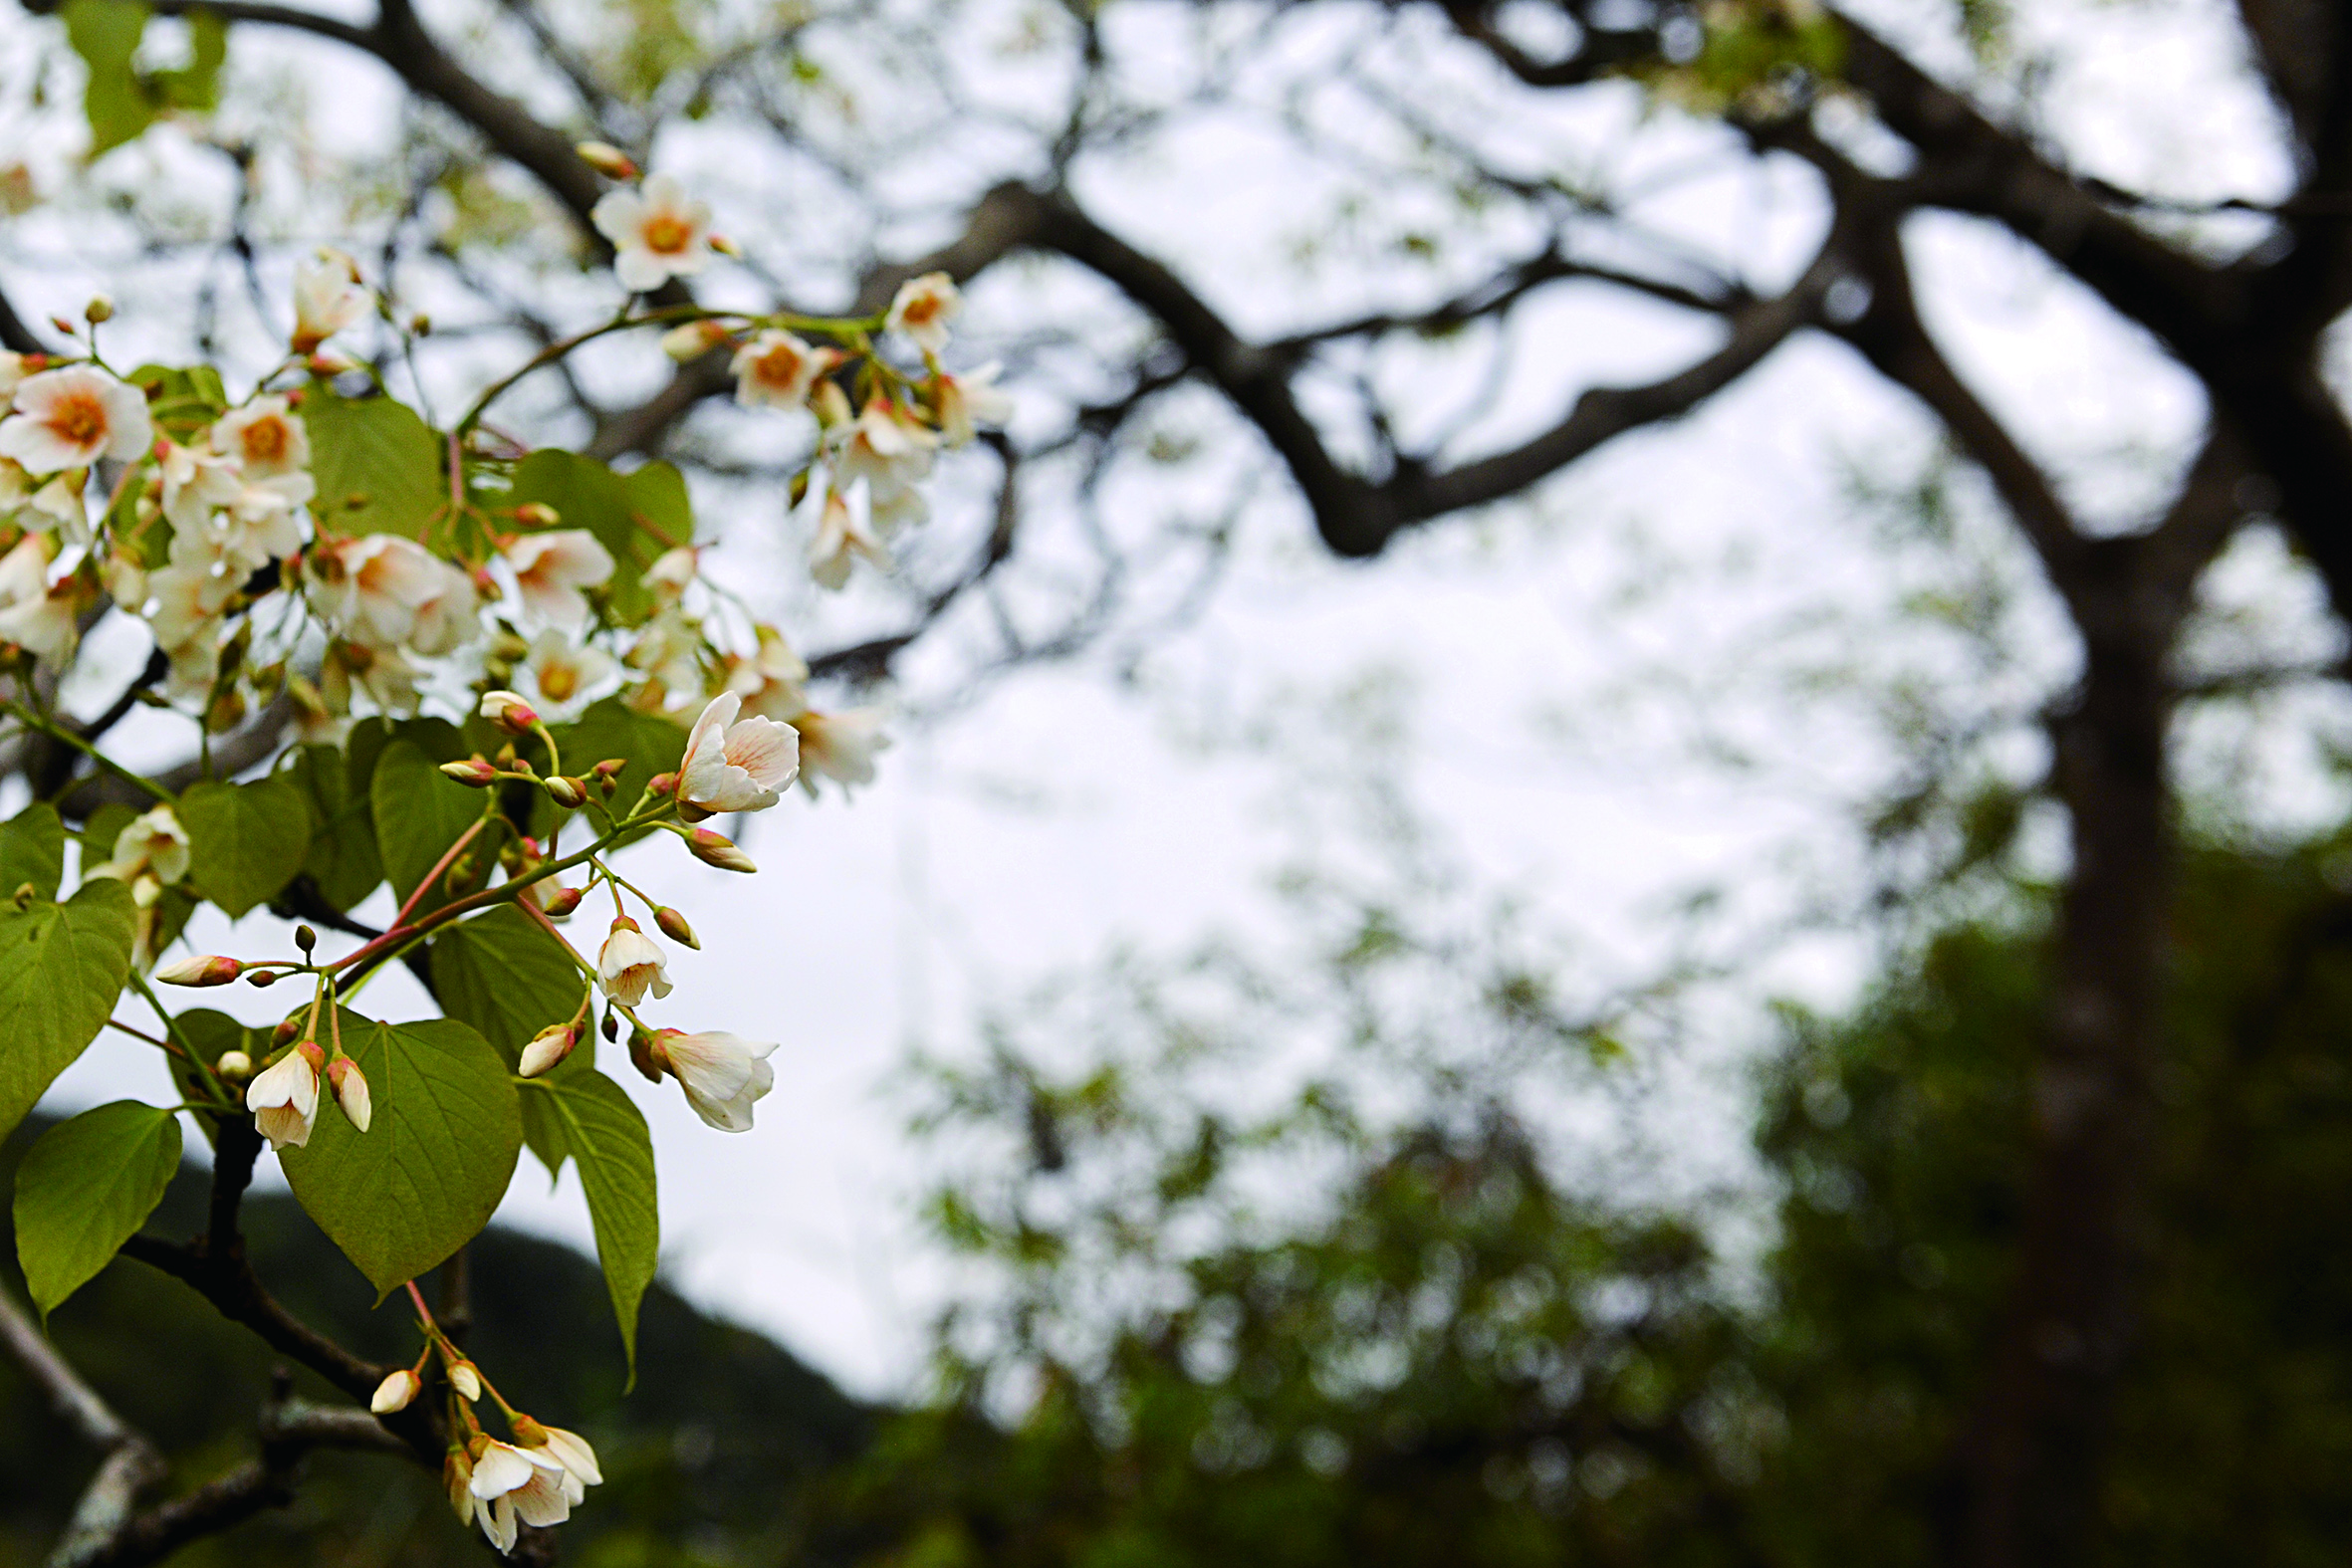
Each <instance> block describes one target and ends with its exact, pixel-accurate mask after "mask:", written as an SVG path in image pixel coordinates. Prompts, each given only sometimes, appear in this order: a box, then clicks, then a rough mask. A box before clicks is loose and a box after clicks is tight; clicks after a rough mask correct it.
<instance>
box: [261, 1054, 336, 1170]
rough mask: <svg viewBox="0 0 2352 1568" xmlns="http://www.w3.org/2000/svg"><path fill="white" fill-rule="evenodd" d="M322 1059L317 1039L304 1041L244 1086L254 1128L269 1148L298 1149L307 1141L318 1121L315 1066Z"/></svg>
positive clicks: (318, 1064)
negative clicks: (265, 1139)
mask: <svg viewBox="0 0 2352 1568" xmlns="http://www.w3.org/2000/svg"><path fill="white" fill-rule="evenodd" d="M326 1059H327V1057H326V1052H324V1051H322V1050H321V1049H320V1048H319V1042H318V1041H317V1040H304V1041H303V1042H302V1043H301V1044H299V1045H297V1046H295V1047H294V1049H292V1050H290V1051H288V1052H287V1053H286V1054H285V1055H283V1056H281V1057H279V1058H278V1060H277V1062H276V1064H275V1065H272V1066H269V1067H265V1068H263V1069H262V1071H261V1074H260V1075H259V1076H258V1077H256V1078H255V1079H254V1080H253V1082H252V1083H251V1084H249V1085H248V1086H247V1087H246V1090H245V1108H246V1109H247V1110H249V1111H251V1112H253V1127H254V1130H255V1131H256V1132H258V1133H260V1134H261V1135H262V1136H263V1137H264V1138H267V1139H268V1140H269V1141H270V1147H271V1148H272V1149H285V1148H289V1147H292V1148H296V1149H300V1148H302V1147H303V1146H304V1145H305V1144H307V1143H309V1142H310V1141H311V1129H312V1128H314V1127H315V1126H317V1125H318V1121H319V1067H320V1064H321V1063H322V1062H324V1061H325V1060H326Z"/></svg>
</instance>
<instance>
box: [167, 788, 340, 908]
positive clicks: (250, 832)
mask: <svg viewBox="0 0 2352 1568" xmlns="http://www.w3.org/2000/svg"><path fill="white" fill-rule="evenodd" d="M176 810H177V812H178V815H179V820H180V825H181V826H182V827H185V828H186V829H187V830H188V864H189V868H190V871H191V874H192V875H193V876H194V877H195V880H196V886H197V887H199V888H201V889H202V890H203V892H204V896H205V897H206V898H209V899H211V900H212V901H213V902H214V903H215V904H218V905H219V906H220V907H221V909H222V910H223V911H225V912H226V913H227V915H228V917H229V918H230V919H231V920H234V919H236V918H237V917H238V916H240V915H242V914H244V913H245V912H246V911H247V910H249V909H251V908H253V907H254V906H255V905H256V904H261V903H266V902H267V901H268V900H270V899H271V898H273V897H275V896H276V895H277V892H278V890H279V889H280V888H282V887H284V886H285V885H286V884H287V883H289V882H291V881H293V880H294V877H295V873H297V872H299V871H300V870H302V868H303V861H304V857H305V856H307V855H308V854H309V853H310V849H311V808H310V805H309V804H308V802H306V801H305V800H304V799H303V792H302V791H301V790H300V789H297V788H296V787H295V786H294V785H293V784H288V783H287V782H286V781H285V780H283V779H257V780H255V781H254V782H253V783H251V784H222V783H220V782H219V781H217V780H207V781H206V782H205V783H203V784H191V785H189V787H188V791H187V793H185V794H183V795H181V796H180V797H179V804H178V806H177V807H176Z"/></svg>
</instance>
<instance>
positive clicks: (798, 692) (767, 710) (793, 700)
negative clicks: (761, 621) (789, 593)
mask: <svg viewBox="0 0 2352 1568" xmlns="http://www.w3.org/2000/svg"><path fill="white" fill-rule="evenodd" d="M758 636H759V639H760V647H759V651H758V652H757V653H754V654H752V655H751V656H750V657H749V658H745V657H742V656H740V655H737V656H732V657H730V658H729V659H728V660H727V689H728V690H729V691H731V692H733V693H734V694H735V695H736V696H738V697H741V698H742V699H743V706H744V710H745V711H746V712H748V713H756V714H758V715H759V716H760V717H761V718H763V719H790V718H792V717H793V716H794V715H795V714H798V713H801V712H804V711H805V710H806V709H807V708H808V706H809V698H808V694H807V692H806V690H805V689H804V688H803V686H802V684H801V683H802V682H804V681H806V680H807V679H808V678H809V664H808V661H807V660H805V659H803V658H802V657H801V656H800V655H799V654H797V653H795V652H793V650H792V644H790V643H788V642H786V641H785V640H784V633H783V632H781V631H778V630H777V629H776V628H775V627H773V626H762V627H760V628H759V631H758Z"/></svg>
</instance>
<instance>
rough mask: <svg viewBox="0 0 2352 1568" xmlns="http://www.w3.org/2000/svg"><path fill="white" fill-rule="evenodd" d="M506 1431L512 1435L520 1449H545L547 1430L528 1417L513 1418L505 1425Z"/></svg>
mask: <svg viewBox="0 0 2352 1568" xmlns="http://www.w3.org/2000/svg"><path fill="white" fill-rule="evenodd" d="M507 1429H508V1430H509V1431H510V1432H512V1433H514V1435H515V1442H516V1444H517V1445H519V1446H520V1447H522V1448H526V1449H544V1448H546V1447H547V1428H545V1427H543V1426H541V1425H540V1424H539V1423H538V1422H537V1421H535V1420H533V1419H532V1418H531V1417H529V1416H517V1417H515V1418H514V1419H513V1420H512V1421H509V1422H508V1423H507Z"/></svg>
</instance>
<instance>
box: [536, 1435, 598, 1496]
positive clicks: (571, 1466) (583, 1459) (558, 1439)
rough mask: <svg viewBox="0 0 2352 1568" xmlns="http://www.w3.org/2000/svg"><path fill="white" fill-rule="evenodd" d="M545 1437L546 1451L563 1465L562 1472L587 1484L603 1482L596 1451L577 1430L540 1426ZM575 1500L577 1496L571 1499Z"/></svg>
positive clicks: (594, 1484) (595, 1484) (593, 1484)
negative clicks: (569, 1430) (597, 1463)
mask: <svg viewBox="0 0 2352 1568" xmlns="http://www.w3.org/2000/svg"><path fill="white" fill-rule="evenodd" d="M539 1430H540V1431H541V1432H542V1433H544V1434H545V1435H546V1437H547V1451H548V1453H549V1454H551V1455H553V1456H555V1459H556V1462H557V1463H559V1464H561V1465H563V1466H564V1473H565V1474H567V1475H570V1476H573V1477H575V1478H577V1479H578V1480H580V1481H581V1482H582V1483H583V1484H585V1485H588V1486H601V1485H603V1484H604V1472H603V1471H602V1470H601V1469H599V1468H598V1467H597V1465H596V1451H595V1450H594V1449H591V1448H589V1447H588V1439H586V1438H584V1437H582V1436H581V1435H580V1434H579V1433H577V1432H566V1431H565V1430H564V1429H563V1428H561V1427H541V1428H540V1429H539ZM573 1500H574V1501H575V1502H577V1501H579V1499H578V1498H574V1499H573Z"/></svg>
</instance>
